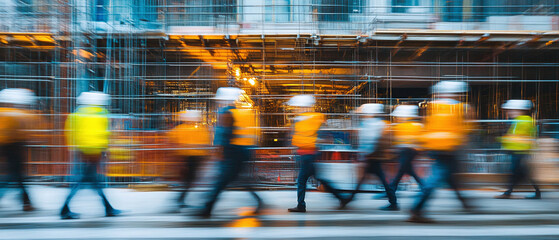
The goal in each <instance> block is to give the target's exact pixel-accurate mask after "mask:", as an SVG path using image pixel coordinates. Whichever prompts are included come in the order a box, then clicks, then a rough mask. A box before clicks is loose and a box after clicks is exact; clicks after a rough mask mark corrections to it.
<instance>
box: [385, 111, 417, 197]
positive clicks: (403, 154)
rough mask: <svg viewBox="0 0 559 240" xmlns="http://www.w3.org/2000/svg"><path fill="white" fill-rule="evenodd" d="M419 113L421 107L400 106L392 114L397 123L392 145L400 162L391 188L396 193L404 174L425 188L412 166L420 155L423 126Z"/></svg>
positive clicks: (392, 127)
mask: <svg viewBox="0 0 559 240" xmlns="http://www.w3.org/2000/svg"><path fill="white" fill-rule="evenodd" d="M418 112H419V107H417V106H415V105H400V106H398V107H396V109H394V111H393V112H392V114H391V115H392V116H393V117H394V118H395V121H396V122H395V123H394V124H393V125H392V126H391V132H392V136H393V137H392V143H393V146H394V148H395V149H396V151H397V155H398V162H399V163H400V168H399V169H398V173H397V174H396V176H395V177H394V179H393V180H392V182H391V183H390V187H391V188H392V189H393V190H394V191H397V190H398V184H399V183H400V180H401V179H402V177H403V176H404V174H408V175H410V176H411V177H413V178H414V179H415V181H416V182H417V184H418V185H419V186H420V187H421V188H423V182H422V180H421V179H420V178H419V176H418V175H417V173H416V172H415V170H414V169H413V165H412V161H413V160H414V159H415V157H416V156H417V154H418V149H419V145H420V136H421V133H422V131H423V124H421V123H420V122H418V121H417V120H416V119H417V118H418V117H419V115H418Z"/></svg>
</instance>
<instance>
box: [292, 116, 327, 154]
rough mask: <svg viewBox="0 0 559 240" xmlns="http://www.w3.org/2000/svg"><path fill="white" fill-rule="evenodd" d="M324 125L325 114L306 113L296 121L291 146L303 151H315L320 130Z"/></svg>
mask: <svg viewBox="0 0 559 240" xmlns="http://www.w3.org/2000/svg"><path fill="white" fill-rule="evenodd" d="M322 123H324V114H322V113H317V112H306V113H301V114H299V115H298V116H297V117H296V119H295V124H294V125H295V126H294V133H293V139H292V141H291V144H292V145H293V146H295V147H298V148H299V149H302V150H315V149H316V140H317V138H318V130H319V129H320V126H322Z"/></svg>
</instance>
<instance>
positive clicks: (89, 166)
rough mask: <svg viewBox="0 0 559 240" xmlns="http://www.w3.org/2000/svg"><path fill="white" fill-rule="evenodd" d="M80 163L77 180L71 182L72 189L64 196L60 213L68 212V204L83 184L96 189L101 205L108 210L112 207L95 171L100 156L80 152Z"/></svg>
mask: <svg viewBox="0 0 559 240" xmlns="http://www.w3.org/2000/svg"><path fill="white" fill-rule="evenodd" d="M81 157H82V163H80V165H79V168H77V169H78V170H79V177H78V179H77V181H76V182H75V183H74V184H73V186H72V189H71V190H70V194H68V197H66V201H64V206H63V207H62V214H65V213H68V212H69V211H70V208H69V205H70V201H72V198H74V196H75V195H76V193H78V191H79V190H80V189H82V188H83V187H84V186H85V185H88V184H89V185H91V187H92V188H93V189H94V190H95V191H97V194H99V196H100V197H101V200H102V201H103V205H104V206H105V211H106V212H110V211H112V210H114V209H113V207H112V206H111V204H110V203H109V200H107V196H105V193H104V192H103V186H102V185H101V181H100V176H99V174H98V173H97V169H98V168H99V165H100V161H101V156H100V155H99V156H87V157H86V156H84V155H83V154H81Z"/></svg>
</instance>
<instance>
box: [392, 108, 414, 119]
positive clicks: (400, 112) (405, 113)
mask: <svg viewBox="0 0 559 240" xmlns="http://www.w3.org/2000/svg"><path fill="white" fill-rule="evenodd" d="M391 115H392V116H394V117H408V118H413V117H418V116H419V107H418V106H416V105H400V106H397V107H396V109H394V111H392V114H391Z"/></svg>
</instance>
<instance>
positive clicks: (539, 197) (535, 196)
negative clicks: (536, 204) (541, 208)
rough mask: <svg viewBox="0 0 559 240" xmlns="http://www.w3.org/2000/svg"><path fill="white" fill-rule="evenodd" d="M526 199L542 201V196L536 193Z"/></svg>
mask: <svg viewBox="0 0 559 240" xmlns="http://www.w3.org/2000/svg"><path fill="white" fill-rule="evenodd" d="M525 198H526V199H542V194H541V192H536V193H535V194H534V195H532V196H526V197H525Z"/></svg>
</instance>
